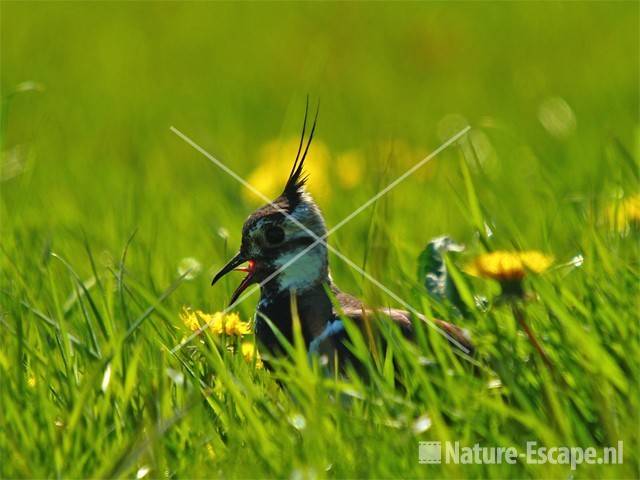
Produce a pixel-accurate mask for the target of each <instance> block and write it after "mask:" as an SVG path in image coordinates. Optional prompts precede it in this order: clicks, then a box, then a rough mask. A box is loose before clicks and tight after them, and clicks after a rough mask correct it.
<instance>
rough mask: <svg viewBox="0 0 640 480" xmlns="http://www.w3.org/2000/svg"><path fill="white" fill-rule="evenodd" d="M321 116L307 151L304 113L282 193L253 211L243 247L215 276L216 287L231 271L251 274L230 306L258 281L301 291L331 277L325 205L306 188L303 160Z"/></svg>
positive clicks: (274, 288) (264, 285)
mask: <svg viewBox="0 0 640 480" xmlns="http://www.w3.org/2000/svg"><path fill="white" fill-rule="evenodd" d="M316 120H317V113H316V118H315V119H314V121H313V126H312V127H311V132H310V134H309V138H308V140H307V143H306V147H305V149H304V152H302V145H303V143H304V142H303V140H304V136H305V129H306V123H307V113H306V111H305V120H304V124H303V128H302V136H301V139H300V146H299V147H298V154H297V155H296V159H295V161H294V164H293V167H292V169H291V173H290V174H289V178H288V180H287V183H286V185H285V187H284V190H283V192H282V194H281V195H280V196H279V197H278V198H276V199H275V200H273V201H272V202H270V203H268V204H266V205H264V206H262V207H260V208H259V209H257V210H256V211H255V212H253V213H252V214H251V215H249V218H247V220H246V221H245V222H244V225H243V227H242V243H241V246H240V251H239V252H238V253H237V254H236V255H235V256H234V257H233V258H232V259H231V260H230V261H229V262H228V263H227V264H226V265H225V266H224V267H222V268H221V269H220V271H219V272H218V273H217V274H216V275H215V276H214V277H213V281H212V282H211V284H212V285H213V284H214V283H216V282H217V281H218V280H219V279H220V278H222V277H223V276H224V275H226V274H227V273H229V272H230V271H232V270H240V271H243V272H246V276H245V278H244V280H243V281H242V283H240V285H239V286H238V288H236V290H235V291H234V292H233V295H232V296H231V301H230V304H233V303H235V301H236V300H237V299H238V297H239V296H240V294H241V293H242V292H243V291H244V290H245V289H247V287H249V286H250V285H252V284H254V283H260V285H261V288H263V289H268V290H269V291H271V292H275V293H279V292H283V291H289V290H291V289H295V290H296V291H298V292H300V291H304V290H306V289H308V288H310V287H312V286H314V285H318V284H320V283H322V282H324V281H325V280H326V279H327V278H328V262H327V248H326V246H325V245H324V243H323V242H324V235H325V234H326V232H327V228H326V226H325V223H324V219H323V218H322V214H321V213H320V209H319V208H318V206H317V205H316V204H315V202H314V201H313V199H312V198H311V195H309V193H308V192H307V191H306V190H305V183H306V181H307V177H306V176H305V174H304V160H305V158H306V156H307V152H308V151H309V146H310V145H311V140H312V139H313V134H314V131H315V127H316ZM319 239H322V241H318V240H319ZM243 265H244V266H243Z"/></svg>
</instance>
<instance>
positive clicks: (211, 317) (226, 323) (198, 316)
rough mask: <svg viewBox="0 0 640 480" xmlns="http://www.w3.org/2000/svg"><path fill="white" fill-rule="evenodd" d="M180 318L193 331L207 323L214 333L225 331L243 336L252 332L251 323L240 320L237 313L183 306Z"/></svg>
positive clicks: (219, 333) (232, 334) (220, 333)
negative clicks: (207, 310) (213, 311)
mask: <svg viewBox="0 0 640 480" xmlns="http://www.w3.org/2000/svg"><path fill="white" fill-rule="evenodd" d="M180 320H182V322H183V323H184V324H185V325H186V326H187V328H189V329H190V330H191V331H193V332H195V331H198V330H199V329H200V328H202V327H204V326H205V325H207V328H208V330H209V331H210V332H211V333H213V334H214V335H222V334H223V333H224V334H227V335H230V336H234V335H235V336H238V337H241V336H242V335H247V334H248V333H251V326H250V324H249V323H248V322H242V321H240V316H239V315H238V314H237V313H224V312H216V313H204V312H203V311H202V310H195V311H194V310H192V309H191V308H189V307H182V311H181V312H180Z"/></svg>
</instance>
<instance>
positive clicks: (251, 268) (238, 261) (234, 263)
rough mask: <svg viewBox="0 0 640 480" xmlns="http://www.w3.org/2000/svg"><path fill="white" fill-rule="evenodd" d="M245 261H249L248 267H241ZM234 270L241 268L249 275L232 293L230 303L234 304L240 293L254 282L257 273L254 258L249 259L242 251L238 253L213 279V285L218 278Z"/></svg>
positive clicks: (240, 269)
mask: <svg viewBox="0 0 640 480" xmlns="http://www.w3.org/2000/svg"><path fill="white" fill-rule="evenodd" d="M245 262H249V265H248V266H247V267H242V268H239V267H240V265H242V264H243V263H245ZM232 270H239V271H241V272H247V276H246V277H245V278H244V280H242V283H241V284H240V285H239V286H238V288H236V290H235V292H233V294H232V295H231V300H230V301H229V305H233V303H234V302H235V301H236V300H237V299H238V297H239V296H240V294H241V293H242V292H243V291H244V290H245V289H246V288H247V287H248V286H249V285H251V284H252V283H253V276H254V273H255V262H254V261H253V260H250V259H247V258H246V257H245V256H244V255H242V253H241V252H239V253H238V254H236V256H235V257H233V258H232V259H231V260H229V262H228V263H227V264H226V265H225V266H224V267H222V268H221V269H220V271H219V272H218V273H216V274H215V276H214V277H213V280H211V285H214V284H215V283H216V282H217V281H218V280H220V279H221V278H222V277H224V276H225V275H226V274H227V273H229V272H231V271H232Z"/></svg>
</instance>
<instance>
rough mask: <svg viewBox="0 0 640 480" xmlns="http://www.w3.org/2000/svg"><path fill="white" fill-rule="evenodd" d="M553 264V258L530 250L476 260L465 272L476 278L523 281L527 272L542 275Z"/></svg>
mask: <svg viewBox="0 0 640 480" xmlns="http://www.w3.org/2000/svg"><path fill="white" fill-rule="evenodd" d="M552 263H553V257H551V256H550V255H545V254H544V253H541V252H537V251H535V250H530V251H526V252H506V251H497V252H493V253H487V254H484V255H480V256H479V257H477V258H475V259H474V260H473V262H471V263H470V264H469V265H467V267H466V268H465V271H466V272H467V273H469V274H470V275H474V276H476V277H485V278H491V279H493V280H498V281H501V282H502V281H518V280H522V279H523V278H524V277H525V275H526V274H527V272H534V273H542V272H544V271H545V270H547V269H548V268H549V266H550V265H551V264H552Z"/></svg>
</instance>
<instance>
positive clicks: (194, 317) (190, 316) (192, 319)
mask: <svg viewBox="0 0 640 480" xmlns="http://www.w3.org/2000/svg"><path fill="white" fill-rule="evenodd" d="M198 314H201V315H204V313H202V312H201V311H200V310H197V311H195V312H194V311H193V310H191V309H190V308H189V307H182V311H181V312H180V320H182V323H184V324H185V326H186V327H187V328H188V329H189V330H191V331H192V332H195V331H196V330H198V329H199V328H200V323H199V322H198Z"/></svg>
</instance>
